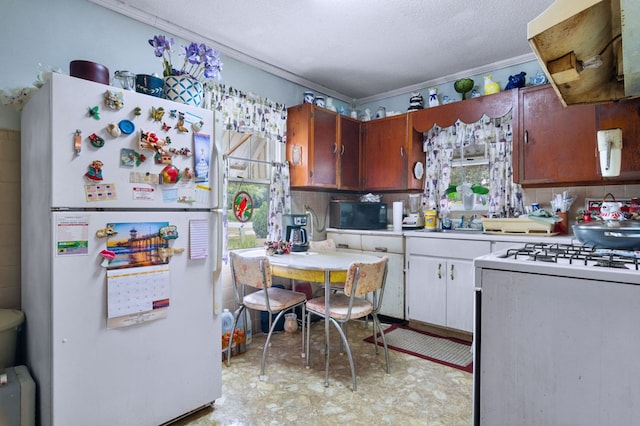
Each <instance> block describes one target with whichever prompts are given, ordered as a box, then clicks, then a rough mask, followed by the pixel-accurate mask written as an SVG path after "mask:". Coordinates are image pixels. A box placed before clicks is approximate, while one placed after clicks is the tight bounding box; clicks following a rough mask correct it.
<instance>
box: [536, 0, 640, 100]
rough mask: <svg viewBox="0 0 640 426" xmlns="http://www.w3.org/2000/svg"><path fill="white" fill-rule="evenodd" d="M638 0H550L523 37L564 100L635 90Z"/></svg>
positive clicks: (639, 88)
mask: <svg viewBox="0 0 640 426" xmlns="http://www.w3.org/2000/svg"><path fill="white" fill-rule="evenodd" d="M639 4H640V2H639V1H638V0H556V2H555V3H553V4H552V5H551V6H549V7H548V8H547V10H545V11H544V12H543V13H541V14H540V15H539V16H538V17H537V18H535V19H534V20H532V21H531V22H529V25H528V28H527V38H528V39H529V44H530V45H531V47H532V49H533V51H534V53H535V54H536V56H537V57H538V61H539V62H540V64H541V66H542V69H543V70H544V71H545V73H546V74H547V78H548V79H549V82H550V83H551V84H552V86H553V87H554V89H555V91H556V93H557V94H558V96H559V97H560V99H561V101H562V103H563V104H564V105H565V106H566V105H572V104H585V103H597V102H606V101H615V100H618V99H624V98H629V97H636V96H640V41H639V40H640V34H639V33H640V5H639Z"/></svg>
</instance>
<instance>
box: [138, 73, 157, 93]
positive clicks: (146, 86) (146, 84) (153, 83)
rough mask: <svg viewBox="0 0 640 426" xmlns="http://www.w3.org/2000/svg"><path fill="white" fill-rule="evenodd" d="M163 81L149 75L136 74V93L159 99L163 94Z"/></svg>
mask: <svg viewBox="0 0 640 426" xmlns="http://www.w3.org/2000/svg"><path fill="white" fill-rule="evenodd" d="M163 86H164V80H163V79H162V78H160V77H156V76H153V75H149V74H136V92H138V93H144V94H145V95H150V96H155V97H156V98H161V97H162V95H163V93H164V87H163Z"/></svg>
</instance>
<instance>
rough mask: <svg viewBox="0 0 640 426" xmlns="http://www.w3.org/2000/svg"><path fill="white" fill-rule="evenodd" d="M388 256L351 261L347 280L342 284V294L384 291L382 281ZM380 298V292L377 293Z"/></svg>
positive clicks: (385, 276)
mask: <svg viewBox="0 0 640 426" xmlns="http://www.w3.org/2000/svg"><path fill="white" fill-rule="evenodd" d="M388 263H389V258H388V257H387V256H384V257H381V258H380V260H377V261H375V262H353V263H352V264H351V265H349V270H348V271H347V280H346V281H345V284H344V294H346V295H347V296H351V293H352V291H353V292H354V295H355V296H362V295H364V294H367V293H372V292H375V291H378V290H380V293H382V292H383V291H384V283H385V281H386V279H387V265H388ZM379 299H380V300H381V299H382V294H380V295H379Z"/></svg>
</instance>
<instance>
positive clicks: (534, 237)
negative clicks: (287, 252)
mask: <svg viewBox="0 0 640 426" xmlns="http://www.w3.org/2000/svg"><path fill="white" fill-rule="evenodd" d="M327 232H338V233H341V234H356V235H389V236H404V237H407V238H409V237H411V238H440V239H455V240H476V241H506V242H509V241H513V242H514V243H519V242H554V243H560V244H571V243H574V244H579V242H578V240H577V239H576V238H575V237H574V236H573V235H553V236H547V235H545V234H535V233H530V234H524V233H523V234H497V233H490V234H489V233H486V234H485V233H483V232H477V231H445V232H442V231H426V230H424V229H416V230H407V229H404V230H402V231H401V232H394V231H393V230H392V229H374V230H363V229H337V228H327Z"/></svg>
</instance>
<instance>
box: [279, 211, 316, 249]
mask: <svg viewBox="0 0 640 426" xmlns="http://www.w3.org/2000/svg"><path fill="white" fill-rule="evenodd" d="M307 219H308V217H307V215H306V214H285V215H283V216H282V222H283V226H282V229H284V230H285V241H288V242H289V243H291V251H292V252H293V251H296V252H299V251H307V250H309V239H308V237H307V229H306V226H307Z"/></svg>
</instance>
